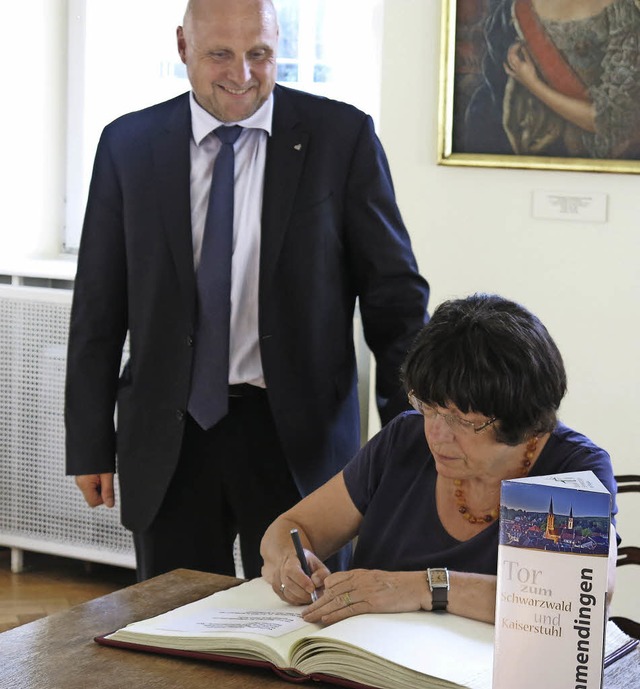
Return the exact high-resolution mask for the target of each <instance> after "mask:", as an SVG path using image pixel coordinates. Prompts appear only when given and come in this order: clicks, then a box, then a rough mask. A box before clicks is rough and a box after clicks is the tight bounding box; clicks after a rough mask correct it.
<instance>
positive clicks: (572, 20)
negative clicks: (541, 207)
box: [438, 0, 640, 173]
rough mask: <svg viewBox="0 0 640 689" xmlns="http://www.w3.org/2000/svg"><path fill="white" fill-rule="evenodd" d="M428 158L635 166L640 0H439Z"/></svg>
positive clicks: (592, 168)
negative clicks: (434, 135)
mask: <svg viewBox="0 0 640 689" xmlns="http://www.w3.org/2000/svg"><path fill="white" fill-rule="evenodd" d="M441 39H442V40H441V45H442V57H441V65H440V113H439V123H438V130H439V131H438V163H439V164H441V165H467V166H475V167H513V168H534V169H556V170H579V171H589V172H618V173H640V0H582V2H579V3H577V2H575V0H442V37H441Z"/></svg>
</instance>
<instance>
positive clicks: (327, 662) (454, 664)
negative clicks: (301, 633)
mask: <svg viewBox="0 0 640 689" xmlns="http://www.w3.org/2000/svg"><path fill="white" fill-rule="evenodd" d="M493 633H494V627H493V625H490V624H485V623H484V622H477V621H475V620H469V619H466V618H463V617H458V616H456V615H449V614H446V613H445V614H439V613H429V612H410V613H394V614H392V615H391V614H388V615H385V614H371V615H358V616H356V617H351V618H349V619H347V620H344V621H342V622H338V623H337V624H334V625H331V626H328V627H325V628H324V629H322V630H320V631H318V632H316V633H315V634H314V635H313V638H312V639H303V640H301V641H299V642H297V643H296V648H295V649H294V650H293V651H292V658H293V660H294V661H295V666H296V667H297V668H298V669H299V670H301V671H302V672H303V673H304V674H312V673H317V672H320V673H327V674H334V671H333V668H335V667H339V668H340V676H341V677H345V678H346V679H353V680H354V681H360V682H364V683H367V682H368V683H371V684H374V685H375V684H376V681H375V678H376V677H377V678H378V682H379V681H380V677H384V678H385V686H397V687H407V688H414V687H416V688H417V687H436V686H462V687H470V688H472V689H491V681H492V665H493ZM320 649H321V650H322V652H320ZM359 649H362V650H359ZM363 651H364V652H363ZM391 663H393V664H394V665H391ZM403 669H404V670H403ZM422 676H424V677H422ZM434 678H437V679H436V680H435V681H434Z"/></svg>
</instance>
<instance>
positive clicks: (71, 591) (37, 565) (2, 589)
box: [0, 548, 135, 632]
mask: <svg viewBox="0 0 640 689" xmlns="http://www.w3.org/2000/svg"><path fill="white" fill-rule="evenodd" d="M24 564H25V570H24V572H23V573H21V574H12V572H11V552H10V551H9V550H8V549H6V548H0V632H3V631H6V630H7V629H12V628H13V627H17V626H18V625H21V624H25V623H27V622H31V621H32V620H37V619H39V618H41V617H45V616H46V615H50V614H52V613H55V612H58V611H60V610H65V609H66V608H70V607H72V606H74V605H77V604H79V603H84V602H85V601H88V600H91V599H93V598H98V597H99V596H103V595H105V594H107V593H111V592H112V591H116V590H117V589H120V588H123V587H125V586H129V585H130V584H133V583H135V572H134V571H133V570H131V569H124V568H121V567H113V566H110V565H101V564H95V563H84V562H81V561H79V560H71V559H68V558H62V557H55V556H52V555H43V554H41V553H31V552H26V553H25V554H24Z"/></svg>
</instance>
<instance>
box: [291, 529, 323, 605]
mask: <svg viewBox="0 0 640 689" xmlns="http://www.w3.org/2000/svg"><path fill="white" fill-rule="evenodd" d="M290 533H291V540H292V541H293V547H294V548H295V549H296V555H297V556H298V560H300V566H301V567H302V571H303V572H304V573H305V574H306V575H307V576H308V577H309V579H311V570H310V569H309V563H308V562H307V558H306V557H305V556H304V550H303V548H302V541H301V540H300V534H299V533H298V529H291V531H290ZM317 600H318V594H317V593H316V592H315V591H313V592H312V593H311V601H312V602H313V603H315V602H316V601H317Z"/></svg>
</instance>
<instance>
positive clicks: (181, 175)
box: [152, 94, 196, 319]
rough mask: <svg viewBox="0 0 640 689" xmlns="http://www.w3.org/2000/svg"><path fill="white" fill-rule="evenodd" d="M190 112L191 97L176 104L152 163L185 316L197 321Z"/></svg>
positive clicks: (154, 146)
mask: <svg viewBox="0 0 640 689" xmlns="http://www.w3.org/2000/svg"><path fill="white" fill-rule="evenodd" d="M190 137H191V110H190V108H189V95H188V94H185V95H184V96H182V97H181V98H179V99H178V100H177V101H176V107H175V109H174V111H173V113H172V115H171V116H170V118H169V119H168V121H167V124H166V127H165V128H164V129H163V131H162V132H161V134H160V135H159V136H158V137H157V138H156V140H155V141H154V142H153V144H152V146H153V161H154V166H155V169H154V173H155V177H154V179H155V184H156V190H157V193H158V204H159V205H160V208H161V210H162V214H161V215H162V219H163V230H164V232H165V235H166V237H167V241H168V243H169V247H170V249H171V254H172V256H173V260H174V263H175V267H176V272H177V275H178V281H179V284H180V291H181V294H182V297H183V299H184V303H185V313H187V314H189V316H190V318H192V319H193V317H194V308H195V298H194V295H195V289H196V287H195V273H194V269H193V240H192V237H191V189H190V170H191V160H190V152H189V141H190Z"/></svg>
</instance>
